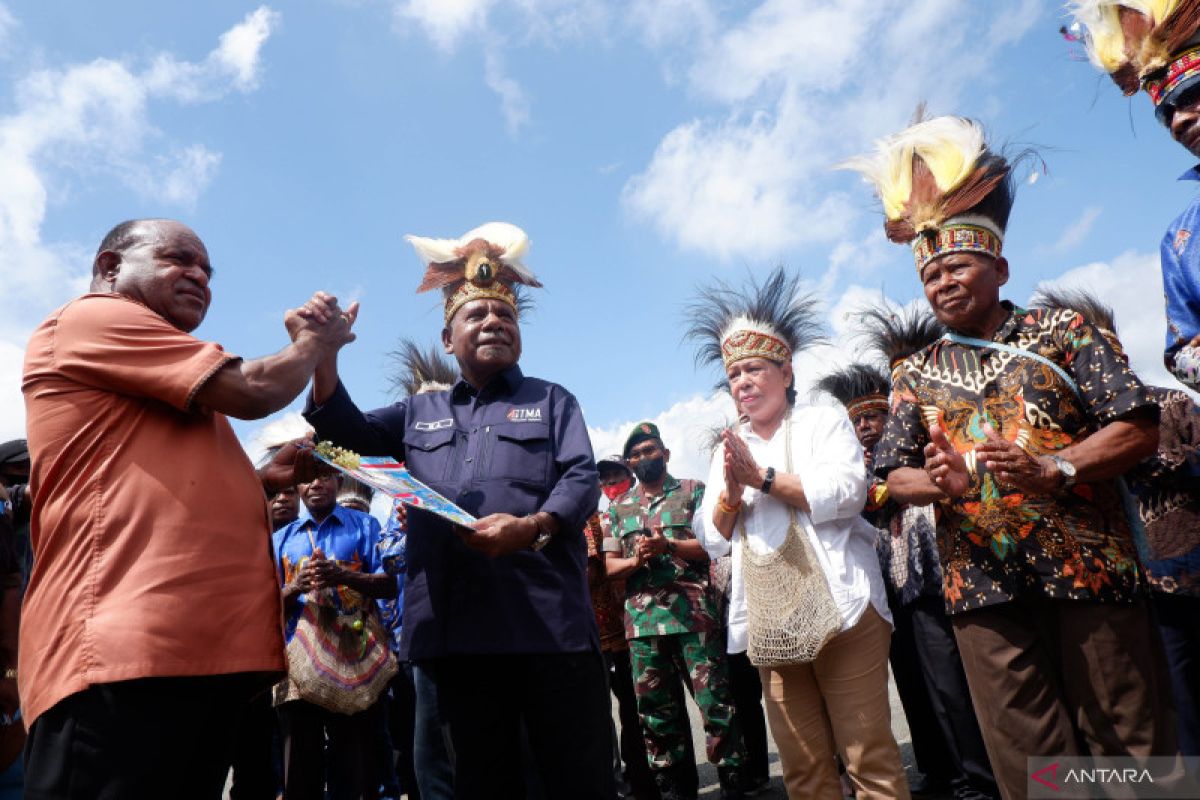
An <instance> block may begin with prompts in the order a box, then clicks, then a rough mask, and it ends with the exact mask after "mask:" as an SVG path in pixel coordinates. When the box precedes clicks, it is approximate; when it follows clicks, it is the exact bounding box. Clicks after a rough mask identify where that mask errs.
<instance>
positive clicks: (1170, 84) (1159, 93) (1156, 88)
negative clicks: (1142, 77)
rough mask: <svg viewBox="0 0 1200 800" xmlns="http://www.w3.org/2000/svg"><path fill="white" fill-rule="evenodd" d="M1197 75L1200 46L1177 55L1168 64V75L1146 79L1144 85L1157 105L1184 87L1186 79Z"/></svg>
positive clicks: (1199, 70)
mask: <svg viewBox="0 0 1200 800" xmlns="http://www.w3.org/2000/svg"><path fill="white" fill-rule="evenodd" d="M1197 75H1200V48H1197V49H1192V50H1188V51H1187V52H1184V53H1181V54H1179V55H1177V56H1176V57H1175V58H1174V60H1172V61H1171V63H1170V64H1168V65H1167V74H1166V75H1164V76H1163V77H1162V78H1160V79H1158V80H1154V81H1145V82H1144V83H1143V86H1144V87H1145V89H1146V94H1148V95H1150V99H1151V100H1152V101H1153V102H1154V105H1156V106H1157V105H1158V104H1160V103H1161V102H1162V101H1163V100H1164V99H1165V98H1166V97H1167V95H1169V94H1171V93H1172V92H1174V91H1175V90H1176V89H1177V88H1180V87H1182V86H1183V84H1184V82H1185V81H1190V80H1191V79H1192V78H1195V77H1196V76H1197Z"/></svg>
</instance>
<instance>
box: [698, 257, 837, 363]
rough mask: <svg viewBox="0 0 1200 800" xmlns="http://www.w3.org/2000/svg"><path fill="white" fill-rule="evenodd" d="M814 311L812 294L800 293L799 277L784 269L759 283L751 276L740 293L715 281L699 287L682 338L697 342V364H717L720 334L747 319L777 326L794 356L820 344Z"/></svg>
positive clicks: (726, 284) (816, 302)
mask: <svg viewBox="0 0 1200 800" xmlns="http://www.w3.org/2000/svg"><path fill="white" fill-rule="evenodd" d="M817 307H818V301H817V298H816V296H815V295H813V294H801V293H800V275H799V273H798V272H789V271H788V270H787V269H786V268H785V267H784V266H783V265H779V266H777V267H775V268H774V269H772V270H771V272H770V273H769V274H768V275H767V278H766V280H764V281H762V282H761V283H759V282H758V280H756V279H755V277H754V276H753V275H750V276H749V277H748V280H747V281H746V283H745V285H744V286H743V287H741V288H740V289H739V288H734V287H733V286H730V285H729V284H728V283H726V282H725V281H723V280H721V279H719V278H718V279H716V280H714V281H713V283H712V284H711V285H710V286H705V287H701V288H700V289H699V291H698V292H697V293H696V299H695V300H693V301H692V302H691V303H689V304H688V305H687V307H686V308H685V313H686V314H687V317H688V324H687V328H686V329H685V331H684V338H685V339H691V340H693V341H695V342H696V344H697V347H696V364H697V366H702V365H707V364H718V365H720V364H722V363H723V361H722V358H721V334H723V333H725V330H726V328H727V327H728V326H729V323H731V322H733V320H734V319H736V318H737V317H748V318H750V319H752V320H754V321H756V322H760V323H766V324H768V325H771V326H772V327H773V328H775V330H777V331H778V332H779V335H780V336H781V337H782V338H783V341H784V342H785V343H786V344H787V346H788V347H789V348H790V349H791V351H792V355H793V356H794V355H796V354H797V353H799V352H800V351H801V350H804V349H806V348H808V347H812V346H813V345H815V344H819V343H821V342H823V341H824V338H825V337H824V336H823V334H822V332H821V331H822V328H821V323H820V321H819V320H818V318H817Z"/></svg>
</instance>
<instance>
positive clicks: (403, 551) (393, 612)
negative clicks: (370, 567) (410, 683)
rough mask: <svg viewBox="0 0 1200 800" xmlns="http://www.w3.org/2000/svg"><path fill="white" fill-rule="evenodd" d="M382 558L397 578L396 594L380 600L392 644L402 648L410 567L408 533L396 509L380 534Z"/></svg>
mask: <svg viewBox="0 0 1200 800" xmlns="http://www.w3.org/2000/svg"><path fill="white" fill-rule="evenodd" d="M379 560H380V563H381V565H382V566H383V571H384V572H386V573H387V574H388V575H391V576H392V577H393V578H395V579H396V596H395V597H389V598H386V599H381V600H376V602H377V603H379V617H380V620H381V621H382V622H383V627H384V628H385V629H386V630H387V632H388V646H389V647H391V648H392V652H393V653H394V652H397V651H399V649H400V630H401V626H402V625H403V623H404V613H403V609H404V574H405V573H406V572H407V571H408V536H407V534H405V532H404V530H403V529H402V528H401V527H400V520H399V518H397V516H396V512H395V511H393V512H392V514H391V516H389V517H388V521H387V525H386V526H385V527H384V529H383V533H382V534H380V536H379Z"/></svg>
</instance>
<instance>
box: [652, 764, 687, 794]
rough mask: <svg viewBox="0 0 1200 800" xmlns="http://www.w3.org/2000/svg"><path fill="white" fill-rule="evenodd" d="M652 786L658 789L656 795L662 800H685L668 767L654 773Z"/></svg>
mask: <svg viewBox="0 0 1200 800" xmlns="http://www.w3.org/2000/svg"><path fill="white" fill-rule="evenodd" d="M654 785H655V786H657V787H658V794H659V796H660V797H661V798H662V800H687V798H685V797H684V795H683V790H682V789H681V788H680V787H679V782H678V781H676V780H675V775H674V774H672V772H671V769H670V768H669V767H668V768H667V769H658V770H655V771H654Z"/></svg>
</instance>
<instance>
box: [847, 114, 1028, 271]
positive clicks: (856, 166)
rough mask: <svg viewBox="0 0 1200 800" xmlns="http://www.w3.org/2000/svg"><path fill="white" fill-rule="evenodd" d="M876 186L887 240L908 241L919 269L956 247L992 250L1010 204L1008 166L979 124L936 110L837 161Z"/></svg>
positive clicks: (1001, 237) (997, 250) (997, 245)
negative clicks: (871, 148)
mask: <svg viewBox="0 0 1200 800" xmlns="http://www.w3.org/2000/svg"><path fill="white" fill-rule="evenodd" d="M839 167H840V168H842V169H851V170H854V171H856V172H860V173H862V175H863V176H864V177H865V178H866V180H867V182H868V183H870V184H872V185H873V186H874V187H875V193H876V194H877V195H878V196H879V199H880V201H881V202H882V203H883V212H884V215H885V217H886V221H885V223H884V232H885V233H886V234H887V237H888V238H889V239H891V240H892V241H893V242H898V243H901V244H908V243H911V244H912V248H913V253H914V255H915V257H916V261H917V270H918V272H919V271H920V270H921V269H923V268H924V267H925V265H926V264H928V263H929V262H930V261H932V260H933V259H934V258H937V257H938V256H940V255H942V254H944V253H948V252H956V251H972V252H981V253H988V254H990V255H992V256H996V257H999V255H1000V250H1001V246H1002V244H1003V241H1004V230H1005V228H1006V227H1007V226H1008V215H1009V211H1011V210H1012V188H1011V186H1010V184H1009V180H1008V177H1009V174H1010V172H1011V169H1010V166H1009V163H1008V162H1007V161H1006V160H1005V159H1004V157H1002V156H1000V155H997V154H995V153H993V152H991V151H990V150H989V149H988V146H987V142H986V141H985V139H984V135H983V129H982V128H981V127H980V126H979V123H977V122H975V121H974V120H969V119H965V118H963V117H936V118H934V119H930V120H925V121H923V122H918V123H916V124H915V125H912V126H910V127H908V128H906V129H905V130H903V131H901V132H899V133H897V134H893V135H892V136H889V137H887V138H885V139H881V140H880V141H879V142H877V143H876V145H875V152H874V153H871V154H869V155H864V156H860V157H858V158H853V159H850V160H849V161H846V162H843V163H842V164H840V165H839Z"/></svg>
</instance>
